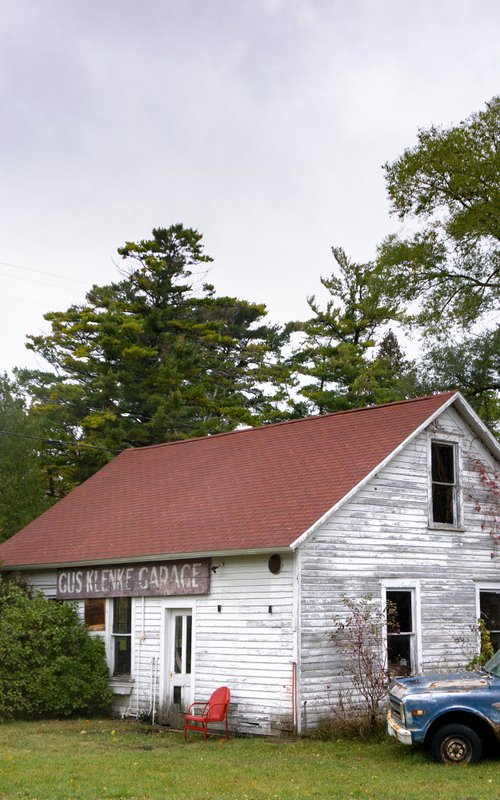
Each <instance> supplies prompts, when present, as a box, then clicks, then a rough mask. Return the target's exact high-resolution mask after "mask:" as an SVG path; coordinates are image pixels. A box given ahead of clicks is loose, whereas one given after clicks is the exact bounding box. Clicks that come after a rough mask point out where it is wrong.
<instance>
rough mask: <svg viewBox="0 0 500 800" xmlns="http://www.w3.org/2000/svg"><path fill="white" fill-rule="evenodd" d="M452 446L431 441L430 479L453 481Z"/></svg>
mask: <svg viewBox="0 0 500 800" xmlns="http://www.w3.org/2000/svg"><path fill="white" fill-rule="evenodd" d="M454 449H455V448H454V447H453V445H450V444H439V442H432V480H433V481H438V482H439V483H455V463H454V461H455V460H454Z"/></svg>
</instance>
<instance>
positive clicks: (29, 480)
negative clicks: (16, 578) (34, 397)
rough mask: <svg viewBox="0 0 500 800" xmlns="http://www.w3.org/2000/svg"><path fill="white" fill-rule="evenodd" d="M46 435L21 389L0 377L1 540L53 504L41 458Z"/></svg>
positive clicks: (4, 377) (43, 460)
mask: <svg viewBox="0 0 500 800" xmlns="http://www.w3.org/2000/svg"><path fill="white" fill-rule="evenodd" d="M45 435H46V431H45V429H44V426H43V424H42V423H41V420H40V419H38V418H37V417H35V416H34V415H33V414H31V413H30V410H29V407H28V406H27V404H26V401H25V398H24V397H23V395H22V392H21V389H20V387H19V386H18V385H17V384H16V382H15V381H12V380H9V378H8V377H7V376H6V375H4V376H0V541H2V540H3V539H7V538H8V537H9V536H12V534H13V533H15V532H16V531H18V530H19V529H20V528H22V527H23V526H24V525H26V524H27V523H28V522H30V521H31V520H32V519H33V517H34V516H37V515H38V514H41V513H42V511H45V509H46V508H48V507H49V506H50V505H51V504H52V503H53V502H54V498H53V497H52V496H51V491H50V477H51V476H50V472H49V471H48V469H47V462H46V460H45V459H44V457H43V456H46V455H47V451H48V448H47V446H46V445H44V444H43V442H42V441H41V439H42V437H43V436H45ZM32 437H38V438H32Z"/></svg>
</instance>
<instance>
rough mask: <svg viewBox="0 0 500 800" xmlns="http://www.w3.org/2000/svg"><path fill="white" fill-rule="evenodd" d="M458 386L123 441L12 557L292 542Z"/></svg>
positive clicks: (92, 556)
mask: <svg viewBox="0 0 500 800" xmlns="http://www.w3.org/2000/svg"><path fill="white" fill-rule="evenodd" d="M453 394H454V393H453V392H448V393H446V394H440V395H434V396H432V397H425V398H421V399H418V400H409V401H404V402H398V403H390V404H387V405H382V406H371V407H368V408H363V409H357V410H353V411H344V412H341V413H337V414H326V415H323V416H319V417H309V418H307V419H302V420H293V421H291V422H284V423H278V424H274V425H267V426H264V427H261V428H251V429H246V430H241V431H234V432H232V433H226V434H219V435H216V436H208V437H205V438H203V439H191V440H186V441H182V442H171V443H168V444H163V445H155V446H152V447H143V448H137V449H131V450H125V451H124V452H123V453H121V454H120V455H119V456H117V457H116V458H115V459H114V460H113V461H111V462H110V463H109V464H107V465H106V466H105V467H104V468H103V469H101V470H100V471H99V472H97V473H96V474H95V475H94V476H93V477H92V478H90V479H89V480H87V481H86V482H85V483H83V484H82V485H81V486H79V487H78V488H77V489H75V490H74V491H73V492H71V493H70V494H69V495H68V496H67V497H65V498H64V499H63V500H61V501H60V502H59V503H57V504H56V505H55V506H53V507H52V508H51V509H49V510H48V511H46V512H45V513H44V514H42V516H40V517H38V519H36V520H34V521H33V522H31V523H30V524H29V525H28V526H27V527H26V528H24V529H23V530H22V531H20V532H19V533H17V534H16V535H15V536H13V537H12V538H11V539H9V540H8V541H6V542H4V543H3V544H2V545H1V546H0V559H2V560H3V562H4V564H5V566H15V565H43V564H63V563H80V562H97V561H101V560H108V559H109V560H113V561H120V560H130V559H133V558H138V559H140V558H141V557H144V556H166V555H175V554H182V553H210V552H220V551H228V550H230V551H233V550H234V551H238V550H255V549H265V548H280V547H286V546H289V545H290V544H291V543H292V542H294V541H295V540H296V539H297V538H298V537H299V536H300V535H301V534H302V533H303V532H304V531H306V530H307V529H308V528H309V527H310V526H311V525H313V524H314V523H315V522H316V521H317V520H318V519H319V518H320V517H321V516H322V515H323V514H325V513H326V512H327V511H328V510H329V509H331V508H332V506H334V505H335V504H336V503H337V502H338V501H339V500H341V499H342V498H343V497H344V496H345V495H346V494H347V493H348V492H349V491H350V490H351V489H353V488H354V487H355V486H356V485H357V484H358V483H359V482H360V481H362V480H363V478H365V477H366V476H367V475H368V474H369V473H370V472H371V471H372V470H374V469H375V468H376V467H377V465H379V464H380V463H381V462H382V461H383V460H384V459H385V458H386V457H387V456H389V455H390V454H391V453H392V452H393V451H394V450H395V449H396V448H397V447H398V446H399V445H401V443H402V442H404V441H405V440H406V439H407V438H408V437H409V436H411V435H412V433H414V432H415V431H416V430H417V429H418V428H419V427H420V426H421V425H422V424H424V423H425V422H426V421H428V420H429V419H430V418H431V417H433V416H434V415H435V414H436V413H437V412H438V411H439V409H440V408H442V407H443V405H445V403H446V402H447V401H448V400H449V399H450V398H451V397H452V396H453Z"/></svg>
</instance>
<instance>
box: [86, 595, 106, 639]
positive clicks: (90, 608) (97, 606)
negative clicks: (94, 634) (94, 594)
mask: <svg viewBox="0 0 500 800" xmlns="http://www.w3.org/2000/svg"><path fill="white" fill-rule="evenodd" d="M84 619H85V626H86V628H87V630H89V631H104V630H106V601H105V600H100V599H92V600H85V603H84Z"/></svg>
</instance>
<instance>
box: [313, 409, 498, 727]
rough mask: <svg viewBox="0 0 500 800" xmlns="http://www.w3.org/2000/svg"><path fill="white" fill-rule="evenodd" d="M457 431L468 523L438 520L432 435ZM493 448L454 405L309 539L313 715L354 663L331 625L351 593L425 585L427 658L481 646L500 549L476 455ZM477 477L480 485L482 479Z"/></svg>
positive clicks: (428, 666)
mask: <svg viewBox="0 0 500 800" xmlns="http://www.w3.org/2000/svg"><path fill="white" fill-rule="evenodd" d="M447 434H448V435H450V436H451V437H453V438H454V440H455V441H457V442H459V443H460V450H461V456H462V467H463V469H462V497H463V505H464V525H463V530H450V529H445V530H443V529H436V528H429V472H428V440H429V437H430V436H433V437H434V438H439V437H440V436H443V435H447ZM478 457H479V458H481V459H482V460H483V461H484V462H485V463H489V464H491V456H490V455H489V454H488V453H487V452H486V451H485V450H484V448H483V447H482V445H480V444H479V442H478V441H477V440H476V439H475V438H474V437H473V436H472V435H471V433H470V431H469V429H468V428H467V427H466V426H465V424H464V423H463V422H462V420H461V418H460V417H459V416H458V414H457V413H456V412H455V411H454V410H453V409H449V410H448V411H446V412H445V413H444V414H442V415H441V416H440V417H439V419H438V421H437V424H435V425H433V426H431V429H430V430H429V431H428V432H425V433H422V434H420V435H419V436H418V437H417V438H416V439H415V440H414V441H413V442H412V443H411V444H409V445H408V446H407V447H406V448H405V449H404V450H403V451H402V452H401V453H400V454H399V455H397V456H396V457H395V458H394V459H393V460H392V461H391V462H390V463H389V464H388V465H387V466H386V467H385V468H384V469H382V470H381V471H380V472H379V473H378V474H377V475H376V476H375V477H374V478H373V479H372V480H370V481H369V483H368V484H367V485H366V486H365V487H364V488H363V489H361V490H360V491H359V492H358V493H357V494H356V495H355V496H354V497H353V498H352V499H351V500H350V501H349V502H348V503H346V504H345V505H344V506H343V507H342V508H341V509H339V510H338V511H337V513H336V514H335V515H334V516H332V517H331V518H330V520H329V521H328V522H326V523H325V524H324V525H323V526H322V527H321V528H320V529H318V530H317V531H316V532H315V534H314V535H313V536H312V537H311V538H310V539H309V540H306V542H304V544H303V545H301V547H300V548H299V553H298V558H299V575H300V656H299V685H300V694H299V706H300V711H301V713H302V726H303V725H304V711H305V709H306V718H307V724H314V722H315V721H317V719H318V716H321V715H326V714H328V713H329V709H330V703H331V702H332V701H333V700H334V698H335V696H336V691H337V689H338V688H339V686H341V685H342V684H343V683H345V677H343V674H344V672H345V666H346V665H345V663H344V662H343V660H342V657H341V656H340V654H339V652H338V647H336V646H335V645H334V644H333V643H332V641H331V639H330V638H329V633H331V631H332V627H333V620H334V617H336V616H338V617H342V616H345V613H346V611H345V607H344V605H343V603H342V597H343V596H346V595H347V596H349V597H351V598H356V597H358V598H359V597H360V596H362V595H366V594H367V593H370V594H372V595H373V597H374V598H378V599H379V600H380V603H381V599H382V586H383V582H384V581H392V582H395V581H398V582H400V583H399V587H400V588H408V589H411V588H415V587H417V586H418V589H419V592H420V615H421V627H420V632H419V633H420V636H421V641H420V643H421V648H420V658H421V668H422V670H423V671H426V672H429V671H432V670H437V669H446V668H449V667H456V666H458V665H460V664H464V663H465V662H466V661H467V660H468V659H469V657H470V653H471V648H473V647H474V646H475V642H476V634H475V630H474V625H475V623H476V621H477V604H476V588H477V582H480V581H487V582H491V583H493V584H496V585H498V588H499V590H500V558H492V557H491V552H492V550H493V543H492V539H491V537H490V536H489V534H488V532H487V531H484V530H481V523H482V516H481V514H479V513H478V512H477V511H475V510H474V497H475V496H477V493H478V492H477V486H478V475H477V472H475V471H474V470H473V469H472V466H471V465H472V462H473V461H474V459H476V458H478ZM474 487H476V488H474Z"/></svg>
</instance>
